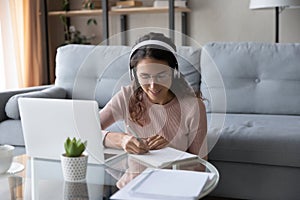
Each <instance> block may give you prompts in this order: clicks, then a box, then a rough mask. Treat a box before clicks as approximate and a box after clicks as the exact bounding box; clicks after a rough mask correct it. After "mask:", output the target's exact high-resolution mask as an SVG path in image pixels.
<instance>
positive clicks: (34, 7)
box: [23, 0, 44, 87]
mask: <svg viewBox="0 0 300 200" xmlns="http://www.w3.org/2000/svg"><path fill="white" fill-rule="evenodd" d="M23 4H24V5H23V8H24V10H23V12H24V38H25V40H24V41H25V42H24V53H25V54H24V86H25V87H29V86H37V85H41V84H42V83H43V82H44V81H43V73H44V72H43V47H42V24H41V23H42V20H41V11H40V1H39V0H30V1H27V0H24V2H23Z"/></svg>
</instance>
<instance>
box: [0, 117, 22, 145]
mask: <svg viewBox="0 0 300 200" xmlns="http://www.w3.org/2000/svg"><path fill="white" fill-rule="evenodd" d="M0 141H1V143H0V144H11V145H14V146H23V147H24V146H25V145H24V137H23V131H22V124H21V120H13V119H8V120H5V121H3V122H1V123H0Z"/></svg>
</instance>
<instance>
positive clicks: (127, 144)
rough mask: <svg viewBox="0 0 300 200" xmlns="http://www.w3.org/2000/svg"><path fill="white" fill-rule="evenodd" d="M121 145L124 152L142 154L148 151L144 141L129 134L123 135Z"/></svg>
mask: <svg viewBox="0 0 300 200" xmlns="http://www.w3.org/2000/svg"><path fill="white" fill-rule="evenodd" d="M121 146H122V148H123V149H124V150H125V151H126V152H128V153H133V154H144V153H147V152H148V151H149V146H148V145H147V144H146V143H145V142H143V141H142V140H138V139H137V138H136V137H134V136H130V135H124V136H123V138H122V144H121Z"/></svg>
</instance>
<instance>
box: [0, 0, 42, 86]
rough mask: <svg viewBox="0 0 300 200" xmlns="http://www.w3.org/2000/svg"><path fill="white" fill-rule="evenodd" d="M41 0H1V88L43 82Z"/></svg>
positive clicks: (33, 84)
mask: <svg viewBox="0 0 300 200" xmlns="http://www.w3.org/2000/svg"><path fill="white" fill-rule="evenodd" d="M40 7H41V5H40V0H30V1H27V0H0V90H3V89H14V88H22V87H30V86H37V85H41V84H42V83H43V82H45V81H44V80H43V74H44V71H45V70H43V64H42V63H43V62H44V56H43V47H42V33H43V32H42V26H41V25H42V20H41V11H40Z"/></svg>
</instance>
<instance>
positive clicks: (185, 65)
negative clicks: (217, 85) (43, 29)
mask: <svg viewBox="0 0 300 200" xmlns="http://www.w3.org/2000/svg"><path fill="white" fill-rule="evenodd" d="M130 51H131V47H129V46H94V45H66V46H63V47H60V48H58V50H57V56H56V80H55V85H56V86H59V87H62V88H64V89H65V90H66V91H67V97H68V98H73V99H96V101H97V102H98V104H99V107H100V108H102V107H104V106H105V105H106V103H107V102H108V101H109V100H110V99H111V97H112V96H113V95H114V94H115V93H116V92H118V91H119V90H120V88H121V86H125V85H128V84H130V79H129V73H128V69H129V53H130ZM178 62H179V70H180V71H181V72H182V73H183V74H184V75H185V76H186V79H187V81H188V82H189V83H190V85H191V86H192V87H194V88H195V90H199V87H200V81H201V80H200V76H199V75H200V73H199V71H200V49H199V48H193V47H179V48H178Z"/></svg>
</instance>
